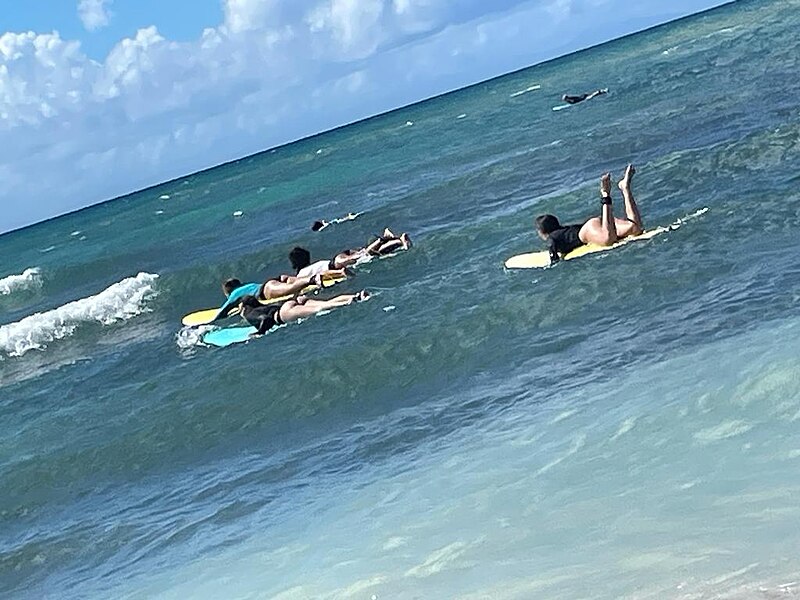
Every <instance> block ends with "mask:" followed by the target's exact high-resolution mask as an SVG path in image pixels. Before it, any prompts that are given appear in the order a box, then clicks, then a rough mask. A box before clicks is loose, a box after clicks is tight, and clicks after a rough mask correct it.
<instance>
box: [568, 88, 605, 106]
mask: <svg viewBox="0 0 800 600" xmlns="http://www.w3.org/2000/svg"><path fill="white" fill-rule="evenodd" d="M607 93H608V88H603V89H602V90H595V91H594V92H592V93H591V94H581V95H580V96H570V95H568V94H564V95H563V96H561V99H562V100H563V101H564V102H566V103H567V104H577V103H578V102H583V101H584V100H591V99H592V98H594V97H595V96H599V95H600V94H607Z"/></svg>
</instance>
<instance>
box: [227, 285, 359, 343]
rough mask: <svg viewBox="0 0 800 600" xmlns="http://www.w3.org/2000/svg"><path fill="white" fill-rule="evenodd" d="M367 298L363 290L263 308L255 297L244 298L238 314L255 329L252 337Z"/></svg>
mask: <svg viewBox="0 0 800 600" xmlns="http://www.w3.org/2000/svg"><path fill="white" fill-rule="evenodd" d="M367 298H369V294H368V293H367V291H366V290H363V291H361V292H359V293H358V294H343V295H341V296H336V297H335V298H331V299H330V300H313V299H310V298H307V297H306V296H298V297H297V298H295V299H294V300H287V301H286V302H283V303H281V304H270V305H267V306H264V305H263V304H261V303H260V302H259V301H258V300H257V299H256V298H255V296H245V297H244V298H242V300H241V304H240V305H239V314H240V315H241V316H242V318H244V319H245V320H246V321H247V322H248V323H250V325H252V326H253V327H255V328H256V332H255V333H254V334H253V335H264V334H265V333H267V332H268V331H269V330H270V329H272V328H273V327H277V326H279V325H285V324H286V323H291V322H292V321H297V320H298V319H305V318H306V317H310V316H312V315H316V314H317V313H320V312H322V311H323V310H330V309H333V308H338V307H340V306H346V305H348V304H352V303H353V302H360V301H362V300H366V299H367Z"/></svg>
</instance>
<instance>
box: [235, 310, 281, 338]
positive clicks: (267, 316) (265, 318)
mask: <svg viewBox="0 0 800 600" xmlns="http://www.w3.org/2000/svg"><path fill="white" fill-rule="evenodd" d="M281 306H283V304H270V305H268V306H259V307H258V308H247V309H245V311H244V315H243V316H244V318H245V319H246V320H247V322H248V323H250V325H252V326H253V327H255V328H256V329H258V334H259V335H263V334H265V333H267V331H269V330H270V329H272V328H273V327H275V326H276V325H284V322H283V319H281Z"/></svg>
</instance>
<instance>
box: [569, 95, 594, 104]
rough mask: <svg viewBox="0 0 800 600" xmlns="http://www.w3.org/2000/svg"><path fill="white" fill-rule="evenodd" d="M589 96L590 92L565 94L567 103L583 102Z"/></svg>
mask: <svg viewBox="0 0 800 600" xmlns="http://www.w3.org/2000/svg"><path fill="white" fill-rule="evenodd" d="M588 97H589V94H581V95H580V96H564V102H566V103H567V104H577V103H578V102H583V101H584V100H586V99H587V98H588Z"/></svg>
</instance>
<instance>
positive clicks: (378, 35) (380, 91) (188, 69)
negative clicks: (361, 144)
mask: <svg viewBox="0 0 800 600" xmlns="http://www.w3.org/2000/svg"><path fill="white" fill-rule="evenodd" d="M722 3H724V2H723V0H671V1H670V2H668V3H667V2H663V1H662V0H643V1H642V2H638V3H630V2H629V1H628V0H491V1H490V0H24V1H19V2H17V1H9V0H6V2H4V3H3V4H4V6H3V11H2V12H0V141H2V143H0V206H2V207H3V209H4V210H3V211H0V232H2V231H8V230H10V229H14V228H17V227H21V226H24V225H27V224H30V223H34V222H37V221H40V220H43V219H46V218H49V217H53V216H55V215H58V214H62V213H64V212H68V211H71V210H75V209H77V208H81V207H83V206H87V205H89V204H94V203H96V202H99V201H102V200H105V199H107V198H111V197H114V196H118V195H121V194H124V193H128V192H131V191H134V190H136V189H141V188H143V187H146V186H148V185H152V184H155V183H158V182H160V181H164V180H167V179H171V178H174V177H179V176H181V175H184V174H187V173H189V172H192V171H196V170H199V169H202V168H206V167H209V166H212V165H215V164H218V163H220V162H224V161H226V160H230V159H233V158H237V157H240V156H243V155H246V154H250V153H253V152H256V151H258V150H262V149H265V148H267V147H270V146H274V145H277V144H280V143H284V142H287V141H290V140H293V139H297V138H299V137H303V136H306V135H309V134H312V133H316V132H318V131H322V130H325V129H329V128H331V127H335V126H337V125H341V124H343V123H346V122H350V121H354V120H357V119H359V118H362V117H365V116H368V115H372V114H375V113H378V112H383V111H386V110H389V109H391V108H395V107H397V106H400V105H403V104H408V103H409V102H413V101H415V100H419V99H421V98H424V97H429V96H432V95H435V94H439V93H442V92H444V91H447V90H449V89H452V88H453V87H462V86H465V85H468V84H470V83H474V82H476V81H480V80H482V79H486V78H488V77H492V76H495V75H500V74H502V73H505V72H508V71H510V70H513V69H518V68H521V67H524V66H528V65H531V64H534V63H537V62H541V61H542V60H545V59H548V58H553V57H555V56H558V55H561V54H564V53H568V52H571V51H574V50H577V49H580V48H583V47H586V46H590V45H593V44H596V43H599V42H603V41H606V40H609V39H613V38H616V37H619V36H621V35H625V34H627V33H632V32H634V31H638V30H640V29H643V28H646V27H649V26H652V25H656V24H658V23H662V22H665V21H668V20H671V19H674V18H677V17H680V16H684V15H688V14H692V13H695V12H698V11H701V10H704V9H707V8H710V7H712V6H716V5H719V4H722ZM434 64H435V65H436V66H435V68H434V67H433V66H432V65H434ZM443 74H446V76H443ZM332 107H335V108H332Z"/></svg>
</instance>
